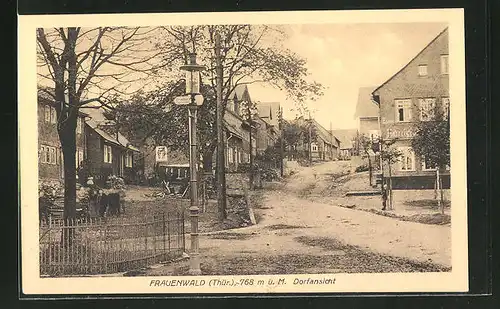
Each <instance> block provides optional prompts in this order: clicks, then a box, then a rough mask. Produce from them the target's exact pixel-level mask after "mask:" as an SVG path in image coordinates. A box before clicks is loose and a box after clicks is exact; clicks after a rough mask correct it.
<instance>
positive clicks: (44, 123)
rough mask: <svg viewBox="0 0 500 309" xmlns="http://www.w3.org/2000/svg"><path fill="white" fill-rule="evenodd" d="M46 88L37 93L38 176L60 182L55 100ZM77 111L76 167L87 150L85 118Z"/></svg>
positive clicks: (61, 176) (49, 180)
mask: <svg viewBox="0 0 500 309" xmlns="http://www.w3.org/2000/svg"><path fill="white" fill-rule="evenodd" d="M46 90H48V91H50V89H41V88H40V89H39V90H38V95H37V106H38V110H37V114H38V176H39V178H40V179H41V180H44V181H48V182H60V181H62V180H63V179H64V164H63V162H64V161H63V152H62V148H61V142H60V141H59V134H58V132H57V115H56V108H55V104H56V103H55V102H54V99H53V98H52V96H51V95H49V94H48V93H47V92H46ZM86 117H87V115H86V114H85V113H83V112H81V111H80V112H79V113H78V118H77V124H76V154H75V159H74V160H75V164H76V168H78V166H79V165H80V164H81V162H82V161H83V160H84V157H85V153H86V151H87V145H86V132H87V131H86V128H85V118H86Z"/></svg>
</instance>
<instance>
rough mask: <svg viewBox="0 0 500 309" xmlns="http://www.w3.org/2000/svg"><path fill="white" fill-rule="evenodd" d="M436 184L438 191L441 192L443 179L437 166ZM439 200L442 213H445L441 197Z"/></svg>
mask: <svg viewBox="0 0 500 309" xmlns="http://www.w3.org/2000/svg"><path fill="white" fill-rule="evenodd" d="M436 184H437V188H438V191H439V192H441V179H440V175H439V168H436ZM437 202H438V208H439V209H440V210H441V213H442V214H444V207H443V205H442V203H441V199H438V200H437Z"/></svg>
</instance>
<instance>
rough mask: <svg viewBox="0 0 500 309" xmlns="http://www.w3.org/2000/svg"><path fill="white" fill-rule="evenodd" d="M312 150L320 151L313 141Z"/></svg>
mask: <svg viewBox="0 0 500 309" xmlns="http://www.w3.org/2000/svg"><path fill="white" fill-rule="evenodd" d="M311 151H318V145H316V144H315V143H312V144H311Z"/></svg>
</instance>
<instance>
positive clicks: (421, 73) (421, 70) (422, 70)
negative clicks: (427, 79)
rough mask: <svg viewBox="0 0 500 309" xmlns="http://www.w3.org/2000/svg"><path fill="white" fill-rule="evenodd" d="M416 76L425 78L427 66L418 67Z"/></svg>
mask: <svg viewBox="0 0 500 309" xmlns="http://www.w3.org/2000/svg"><path fill="white" fill-rule="evenodd" d="M418 76H427V64H421V65H419V66H418Z"/></svg>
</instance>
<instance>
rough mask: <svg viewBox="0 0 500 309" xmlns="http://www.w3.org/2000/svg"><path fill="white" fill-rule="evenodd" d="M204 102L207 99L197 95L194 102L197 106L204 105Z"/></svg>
mask: <svg viewBox="0 0 500 309" xmlns="http://www.w3.org/2000/svg"><path fill="white" fill-rule="evenodd" d="M203 101H205V98H204V97H203V96H202V95H201V94H197V95H195V96H194V102H195V103H196V105H198V106H201V105H203Z"/></svg>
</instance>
